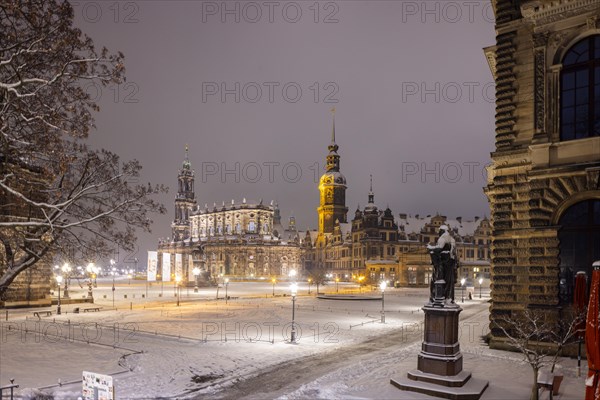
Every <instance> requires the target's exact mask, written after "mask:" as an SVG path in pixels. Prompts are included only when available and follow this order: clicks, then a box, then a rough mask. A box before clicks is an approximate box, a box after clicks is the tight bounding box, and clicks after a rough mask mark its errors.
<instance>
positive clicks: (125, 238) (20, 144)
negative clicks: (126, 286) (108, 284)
mask: <svg viewBox="0 0 600 400" xmlns="http://www.w3.org/2000/svg"><path fill="white" fill-rule="evenodd" d="M0 33H1V34H0V298H1V297H2V295H3V294H4V293H5V292H6V290H7V288H8V286H9V285H10V284H11V282H13V281H14V279H15V278H16V277H17V275H18V274H19V273H21V272H23V271H25V270H26V269H28V268H30V267H32V266H34V265H35V264H36V263H37V262H39V260H41V259H43V258H44V257H47V256H48V255H51V254H53V253H55V252H63V254H66V253H69V252H71V253H72V252H73V251H76V252H77V253H78V254H79V255H81V254H84V255H85V254H94V256H95V257H98V256H103V255H106V254H108V253H109V252H110V251H111V249H113V248H114V247H116V246H120V247H122V248H124V249H132V248H133V247H134V243H135V240H136V237H135V229H136V228H141V229H144V230H147V231H149V230H150V225H151V220H150V219H149V214H150V213H153V212H158V213H164V212H165V208H164V206H163V205H161V204H160V203H158V202H156V201H155V200H154V199H153V195H155V194H157V193H159V192H164V191H166V188H165V187H163V186H158V185H150V184H138V180H139V176H140V170H141V166H140V164H139V163H138V162H137V161H127V162H122V161H121V160H120V159H119V157H118V156H117V155H116V154H113V153H111V152H110V151H107V150H91V149H89V148H87V147H86V145H85V143H84V140H85V138H86V137H87V136H88V134H89V133H90V131H91V130H92V129H93V128H94V115H93V113H94V112H97V111H99V107H98V105H97V104H96V103H95V102H94V101H93V99H92V98H91V97H90V95H89V94H88V93H87V92H86V91H85V89H84V87H85V84H86V83H89V82H93V83H94V84H95V85H101V86H106V85H108V84H119V83H121V82H122V81H124V75H123V74H124V71H125V68H124V64H123V55H122V54H121V53H118V54H110V53H109V52H108V50H107V49H106V48H103V49H101V50H99V51H98V50H97V49H96V48H95V47H94V44H93V42H92V40H91V39H90V38H89V37H87V36H86V35H85V34H83V33H82V32H81V31H80V30H79V29H77V28H75V27H74V26H73V8H72V7H71V5H70V4H69V3H68V2H58V1H56V0H32V1H24V0H22V1H21V0H8V1H7V0H0Z"/></svg>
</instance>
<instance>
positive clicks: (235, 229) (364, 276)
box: [149, 121, 490, 286]
mask: <svg viewBox="0 0 600 400" xmlns="http://www.w3.org/2000/svg"><path fill="white" fill-rule="evenodd" d="M327 150H328V154H327V157H326V171H325V173H324V174H323V175H322V176H321V178H320V180H319V186H318V190H319V205H318V207H317V214H318V221H319V223H318V229H317V230H307V231H305V232H304V233H301V232H299V231H298V229H297V227H296V221H295V219H294V218H293V217H290V218H289V221H288V223H287V226H286V227H284V226H283V225H282V222H281V215H280V210H279V206H278V204H274V203H273V202H271V203H270V204H263V202H262V200H261V201H259V202H258V203H248V202H247V201H246V199H244V200H242V202H241V203H235V202H234V201H233V200H232V201H231V203H230V204H225V202H223V203H222V204H221V205H219V206H218V205H217V204H213V205H212V207H209V206H208V204H204V207H202V208H201V207H199V206H198V204H197V201H196V195H195V192H194V171H193V169H192V166H191V163H190V161H189V159H188V152H187V149H186V157H185V160H184V162H183V165H182V168H181V169H180V170H179V174H178V192H177V195H176V198H175V219H174V221H173V223H172V224H171V231H172V238H170V239H167V240H161V241H160V242H159V246H158V250H157V252H150V254H149V260H151V261H152V262H149V265H150V264H153V267H152V272H149V276H150V279H159V280H166V281H170V280H173V279H177V278H180V279H182V280H183V281H185V282H194V281H195V280H196V276H195V275H194V273H193V272H194V269H195V268H197V269H196V272H197V273H199V276H198V280H199V281H200V282H203V283H209V282H210V283H215V282H218V281H220V280H221V279H224V278H225V277H228V278H229V279H239V280H251V279H273V278H275V279H277V280H279V279H286V278H287V277H288V276H289V275H290V273H291V272H292V271H295V272H296V274H297V275H298V276H300V277H301V276H303V277H305V278H308V277H310V276H316V275H321V276H328V277H329V279H331V280H334V279H335V280H340V281H356V282H361V283H365V284H366V283H377V282H379V281H381V280H386V281H388V282H389V283H390V284H394V285H396V286H427V285H429V280H430V279H431V262H430V257H429V254H428V253H427V250H426V245H427V244H428V243H435V242H436V241H437V238H438V230H439V227H440V225H442V224H446V225H449V226H450V227H451V229H452V232H451V233H452V235H453V236H454V237H455V240H456V243H457V247H458V249H457V250H458V254H459V256H460V259H461V263H460V265H461V270H460V271H459V275H460V277H465V278H466V279H467V280H468V281H469V282H473V281H474V280H475V279H478V278H481V277H482V278H484V279H485V280H486V283H487V282H488V279H489V273H490V272H489V268H490V266H489V254H490V253H489V235H490V224H489V220H488V219H487V218H484V219H481V220H479V219H478V218H476V219H475V221H463V220H462V218H460V217H459V218H457V219H456V220H448V219H447V218H446V217H444V216H440V215H435V216H433V217H431V216H427V217H426V218H419V216H418V215H416V216H415V217H411V216H407V215H406V214H400V215H399V218H398V219H397V218H395V217H394V215H393V213H392V210H391V209H390V208H389V207H386V208H385V209H380V208H379V207H378V206H377V205H376V204H375V193H374V192H373V179H372V177H371V185H370V190H369V193H368V194H367V199H366V200H367V204H366V206H365V207H364V208H362V209H361V208H360V206H359V207H358V208H357V209H356V211H355V212H354V216H353V218H352V220H351V221H349V222H348V218H347V213H348V207H347V206H346V190H347V181H346V177H345V176H344V175H343V174H342V172H341V168H340V160H341V157H340V155H339V153H338V150H339V146H338V144H337V143H336V137H335V121H333V127H332V133H331V143H330V144H329V145H328V147H327Z"/></svg>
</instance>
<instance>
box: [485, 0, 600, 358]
mask: <svg viewBox="0 0 600 400" xmlns="http://www.w3.org/2000/svg"><path fill="white" fill-rule="evenodd" d="M492 3H493V7H494V11H495V14H496V44H495V45H494V46H491V47H489V48H486V49H485V54H486V57H487V59H488V61H489V63H490V67H491V70H492V73H493V76H494V79H495V81H496V149H495V151H494V152H493V153H492V155H491V156H492V165H491V166H490V167H489V171H488V172H489V173H488V183H487V187H486V189H485V191H486V194H487V196H488V199H489V202H490V205H491V210H492V214H491V220H492V264H491V269H492V292H491V293H492V301H493V302H492V305H491V307H490V311H491V317H490V318H491V325H490V330H491V334H492V340H491V346H492V347H500V346H503V342H504V339H503V335H502V332H501V331H500V330H499V329H498V328H497V325H496V324H497V323H502V322H501V321H502V320H503V318H505V317H506V316H508V317H515V316H516V315H517V314H518V313H520V312H521V311H523V310H525V309H537V310H544V311H545V312H546V313H548V315H549V316H550V317H554V318H557V319H560V318H561V317H562V316H563V315H564V313H565V312H568V311H569V309H570V304H571V303H572V301H573V291H574V279H575V275H576V274H577V272H579V271H583V272H585V273H586V274H587V276H588V282H589V277H591V270H592V263H593V262H594V261H595V260H599V259H600V246H598V243H600V179H599V178H600V3H599V2H598V1H597V0H563V1H550V0H539V1H527V2H526V1H519V0H495V1H493V2H492Z"/></svg>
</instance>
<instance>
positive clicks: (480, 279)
mask: <svg viewBox="0 0 600 400" xmlns="http://www.w3.org/2000/svg"><path fill="white" fill-rule="evenodd" d="M482 283H483V278H479V298H481V284H482Z"/></svg>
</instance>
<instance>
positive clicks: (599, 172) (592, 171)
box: [585, 168, 600, 190]
mask: <svg viewBox="0 0 600 400" xmlns="http://www.w3.org/2000/svg"><path fill="white" fill-rule="evenodd" d="M585 172H586V174H587V189H588V190H599V189H600V168H588V169H586V170H585Z"/></svg>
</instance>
